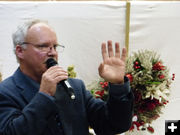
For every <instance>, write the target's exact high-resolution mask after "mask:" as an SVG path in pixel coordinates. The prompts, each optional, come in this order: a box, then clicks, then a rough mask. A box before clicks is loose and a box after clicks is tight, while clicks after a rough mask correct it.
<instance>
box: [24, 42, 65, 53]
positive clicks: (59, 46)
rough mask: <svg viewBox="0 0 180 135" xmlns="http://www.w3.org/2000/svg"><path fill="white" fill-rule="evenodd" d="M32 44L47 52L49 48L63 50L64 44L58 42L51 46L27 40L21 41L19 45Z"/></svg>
mask: <svg viewBox="0 0 180 135" xmlns="http://www.w3.org/2000/svg"><path fill="white" fill-rule="evenodd" d="M28 44H29V45H33V46H34V47H36V48H37V49H38V50H40V51H42V52H49V51H50V50H52V48H53V49H54V50H55V51H56V52H63V51H64V48H65V46H64V45H60V44H54V45H53V46H49V45H48V44H32V43H29V42H22V43H21V45H28Z"/></svg>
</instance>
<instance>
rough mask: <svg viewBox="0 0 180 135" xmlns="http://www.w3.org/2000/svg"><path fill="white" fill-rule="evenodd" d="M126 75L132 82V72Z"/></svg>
mask: <svg viewBox="0 0 180 135" xmlns="http://www.w3.org/2000/svg"><path fill="white" fill-rule="evenodd" d="M126 77H128V78H129V81H130V82H132V81H133V76H132V75H131V74H126Z"/></svg>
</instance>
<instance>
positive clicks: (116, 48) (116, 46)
mask: <svg viewBox="0 0 180 135" xmlns="http://www.w3.org/2000/svg"><path fill="white" fill-rule="evenodd" d="M115 57H117V58H120V46H119V43H118V42H116V43H115Z"/></svg>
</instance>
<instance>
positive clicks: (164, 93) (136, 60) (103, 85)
mask: <svg viewBox="0 0 180 135" xmlns="http://www.w3.org/2000/svg"><path fill="white" fill-rule="evenodd" d="M126 76H127V77H128V78H129V80H130V85H131V89H132V91H133V93H134V96H135V101H134V117H133V123H132V126H131V128H130V131H133V129H134V128H137V130H147V131H149V132H151V133H153V132H154V129H153V127H152V126H151V123H152V121H153V120H155V119H157V118H158V117H159V116H160V114H161V113H162V108H163V107H165V105H166V104H167V103H168V96H169V94H170V84H171V83H172V80H174V78H175V74H173V77H170V76H169V70H168V68H167V67H166V66H164V65H163V62H162V60H161V59H160V56H159V55H158V54H157V53H156V52H154V51H149V50H140V51H138V52H137V53H136V52H134V53H133V55H132V56H130V57H128V58H127V61H126ZM87 87H88V89H90V90H91V93H92V94H93V95H94V96H95V97H96V98H101V99H102V100H104V101H106V100H107V97H108V83H107V82H105V81H104V80H103V79H101V78H100V79H99V80H98V81H94V82H92V83H91V84H90V85H88V86H87Z"/></svg>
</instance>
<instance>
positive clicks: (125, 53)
mask: <svg viewBox="0 0 180 135" xmlns="http://www.w3.org/2000/svg"><path fill="white" fill-rule="evenodd" d="M126 55H127V51H126V48H123V50H122V55H121V60H122V61H124V62H125V61H126Z"/></svg>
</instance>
